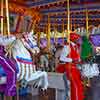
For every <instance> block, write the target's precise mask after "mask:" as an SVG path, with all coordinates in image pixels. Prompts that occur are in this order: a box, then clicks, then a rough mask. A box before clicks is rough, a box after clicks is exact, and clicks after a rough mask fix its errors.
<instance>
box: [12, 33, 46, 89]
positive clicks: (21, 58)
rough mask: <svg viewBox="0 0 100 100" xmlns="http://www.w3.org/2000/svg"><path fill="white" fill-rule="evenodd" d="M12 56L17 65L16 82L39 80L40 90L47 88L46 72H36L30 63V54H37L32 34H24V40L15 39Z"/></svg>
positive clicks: (37, 50) (35, 42)
mask: <svg viewBox="0 0 100 100" xmlns="http://www.w3.org/2000/svg"><path fill="white" fill-rule="evenodd" d="M11 50H12V55H13V58H14V59H15V60H16V62H17V65H18V73H17V79H18V81H20V80H22V79H25V80H26V81H27V82H30V81H33V80H34V81H35V80H37V79H39V83H38V86H41V87H42V89H47V87H48V77H47V73H46V72H42V71H36V70H35V65H34V64H33V62H32V56H31V54H30V53H29V51H28V50H30V51H31V52H32V53H38V52H39V48H38V46H37V41H36V40H35V38H34V37H33V36H32V33H31V32H30V33H27V34H24V38H21V39H16V40H15V41H14V42H13V47H12V49H11Z"/></svg>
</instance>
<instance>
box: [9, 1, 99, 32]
mask: <svg viewBox="0 0 100 100" xmlns="http://www.w3.org/2000/svg"><path fill="white" fill-rule="evenodd" d="M8 1H9V8H10V12H11V13H13V14H14V15H16V14H19V15H20V16H23V15H24V16H25V17H26V19H27V21H28V22H29V21H30V18H29V17H27V15H28V16H29V15H30V16H33V20H35V19H37V21H39V23H37V26H38V29H40V30H41V31H44V30H45V31H46V28H47V23H48V16H49V18H50V21H49V22H50V23H51V31H54V28H56V29H57V30H58V31H62V24H64V28H66V27H67V0H8ZM86 8H87V9H88V16H89V24H93V25H97V24H99V23H100V0H70V20H71V24H72V26H73V25H74V26H76V27H77V26H84V25H85V24H86V13H85V10H86ZM11 15H12V14H11ZM33 20H32V21H33Z"/></svg>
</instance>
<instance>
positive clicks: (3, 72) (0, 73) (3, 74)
mask: <svg viewBox="0 0 100 100" xmlns="http://www.w3.org/2000/svg"><path fill="white" fill-rule="evenodd" d="M0 76H6V73H5V71H4V69H3V67H2V66H1V65H0Z"/></svg>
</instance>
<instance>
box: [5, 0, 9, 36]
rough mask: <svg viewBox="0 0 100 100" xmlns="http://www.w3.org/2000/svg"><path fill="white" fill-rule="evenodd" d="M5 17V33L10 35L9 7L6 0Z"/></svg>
mask: <svg viewBox="0 0 100 100" xmlns="http://www.w3.org/2000/svg"><path fill="white" fill-rule="evenodd" d="M5 3H6V17H7V33H8V34H7V35H10V23H9V7H8V0H6V2H5Z"/></svg>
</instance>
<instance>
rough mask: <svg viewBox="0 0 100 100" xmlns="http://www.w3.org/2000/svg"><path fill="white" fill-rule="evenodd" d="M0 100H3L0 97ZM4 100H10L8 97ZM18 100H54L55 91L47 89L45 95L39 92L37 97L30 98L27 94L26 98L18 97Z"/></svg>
mask: <svg viewBox="0 0 100 100" xmlns="http://www.w3.org/2000/svg"><path fill="white" fill-rule="evenodd" d="M0 100H4V98H2V97H1V96H0ZM5 100H11V99H10V97H7V98H6V99H5ZM12 100H17V99H16V97H13V99H12ZM19 100H55V90H54V89H48V90H47V92H46V93H42V92H40V93H39V95H37V96H32V95H31V94H28V95H26V96H19Z"/></svg>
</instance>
